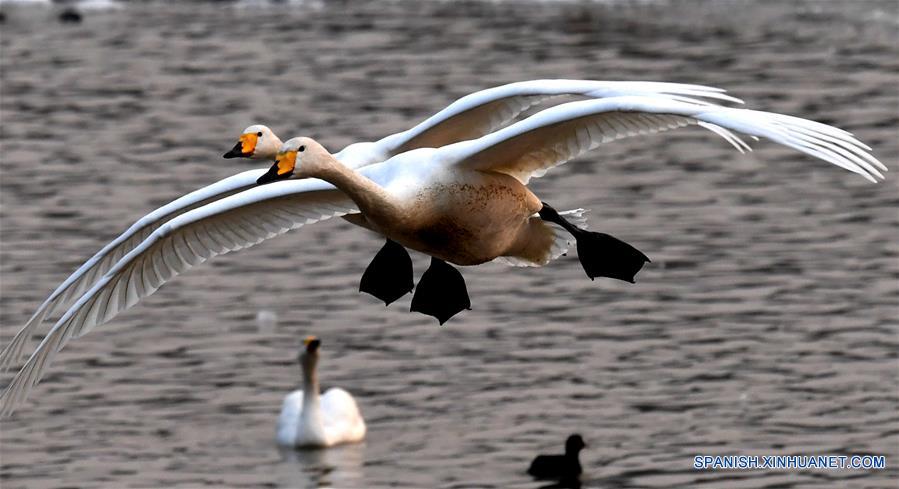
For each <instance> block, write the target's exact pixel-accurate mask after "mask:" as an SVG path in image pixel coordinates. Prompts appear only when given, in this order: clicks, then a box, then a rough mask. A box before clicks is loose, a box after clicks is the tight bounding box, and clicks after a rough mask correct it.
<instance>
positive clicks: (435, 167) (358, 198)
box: [0, 96, 886, 415]
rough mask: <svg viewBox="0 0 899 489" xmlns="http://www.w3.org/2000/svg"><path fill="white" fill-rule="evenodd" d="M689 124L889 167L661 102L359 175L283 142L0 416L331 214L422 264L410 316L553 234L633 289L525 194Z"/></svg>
mask: <svg viewBox="0 0 899 489" xmlns="http://www.w3.org/2000/svg"><path fill="white" fill-rule="evenodd" d="M687 125H699V126H700V127H703V128H705V129H708V130H709V131H711V132H712V133H714V134H716V135H718V136H721V137H722V138H724V139H725V140H726V141H728V142H729V143H730V144H732V145H733V146H734V147H735V148H737V149H738V150H741V151H746V150H747V149H748V148H749V146H748V144H747V143H746V142H745V141H743V140H742V139H741V138H740V137H739V136H737V135H736V134H735V133H734V132H732V131H737V132H739V133H743V134H745V135H748V136H750V137H754V138H766V139H769V140H771V141H773V142H776V143H779V144H782V145H785V146H787V147H791V148H793V149H796V150H798V151H800V152H802V153H805V154H806V155H809V156H812V157H815V158H817V159H821V160H823V161H826V162H828V163H831V164H834V165H836V166H839V167H842V168H844V169H846V170H849V171H851V172H853V173H856V174H858V175H860V176H862V177H864V178H865V179H867V180H869V181H872V182H877V181H879V180H882V179H883V178H884V176H883V173H882V171H886V166H885V165H883V163H881V162H880V161H878V160H877V159H876V158H875V157H874V156H872V155H871V154H870V151H871V148H870V147H868V146H866V145H865V144H864V143H862V142H861V141H859V140H858V139H856V138H855V137H854V136H852V135H851V134H850V133H848V132H846V131H843V130H841V129H838V128H835V127H832V126H829V125H825V124H821V123H817V122H813V121H809V120H806V119H801V118H798V117H792V116H787V115H783V114H776V113H771V112H763V111H756V110H749V109H742V108H734V107H724V106H718V105H713V104H695V103H691V102H689V101H684V100H675V99H673V98H664V97H658V96H613V97H608V98H600V99H588V100H581V101H575V102H568V103H564V104H560V105H556V106H553V107H550V108H547V109H544V110H542V111H540V112H537V113H536V114H534V115H531V116H530V117H527V118H525V119H523V120H521V121H518V122H516V123H514V124H512V125H509V126H506V127H504V128H502V129H499V130H496V131H494V132H492V133H489V134H486V135H484V136H481V137H479V138H476V139H471V140H466V141H460V142H456V143H451V144H448V145H444V146H441V147H438V148H416V149H412V150H409V151H406V152H403V153H400V154H398V155H396V156H393V157H391V158H389V159H387V160H386V161H383V162H381V163H376V164H372V165H368V166H364V167H362V168H359V169H352V168H349V167H347V166H346V165H343V164H342V163H341V162H340V161H339V160H338V159H336V158H335V156H334V155H332V154H331V153H329V152H328V151H327V150H326V149H325V148H324V147H323V146H322V145H321V144H319V143H317V142H316V141H315V140H313V139H311V138H308V137H298V138H292V139H290V140H288V141H286V142H284V144H283V145H282V146H281V148H279V151H278V154H277V155H276V156H275V161H274V163H273V165H272V166H271V168H269V169H268V171H266V172H265V173H264V174H263V175H262V176H261V177H260V178H259V180H258V181H257V183H260V185H259V186H257V187H254V188H251V189H248V190H245V191H243V192H240V193H237V194H234V195H231V196H228V197H225V198H223V199H220V200H218V201H215V202H212V203H209V204H206V205H204V206H201V207H198V208H196V209H193V210H190V211H188V212H185V213H183V214H181V215H179V216H177V217H175V218H174V219H171V220H169V221H167V222H166V223H165V224H163V225H161V226H159V228H157V229H156V230H155V231H153V232H152V233H151V234H150V235H149V236H148V237H147V238H146V239H144V240H143V241H142V242H141V243H140V244H138V245H137V246H135V247H134V248H133V249H132V250H131V251H130V252H129V253H127V254H126V255H125V256H123V257H122V258H121V259H120V260H119V261H118V262H116V263H115V265H114V266H112V267H111V268H110V269H109V270H108V271H107V272H106V274H105V275H103V276H102V277H101V278H99V279H98V280H97V281H96V282H95V283H94V284H93V285H92V286H91V287H90V288H89V289H88V290H87V291H86V292H85V293H84V294H83V295H81V297H80V298H78V300H77V301H76V302H75V303H74V304H72V306H71V307H69V309H68V310H67V311H66V312H65V314H63V316H62V317H61V318H60V319H59V320H58V321H57V322H56V324H55V325H54V326H53V328H52V329H51V330H50V332H49V333H48V334H47V335H46V336H45V337H44V339H43V340H42V341H41V343H40V344H39V345H38V347H37V349H36V350H35V351H34V352H33V353H32V355H31V356H30V357H29V358H28V360H27V361H26V362H25V365H23V366H22V368H21V369H20V370H19V372H18V373H17V374H16V376H15V377H14V378H13V380H12V381H11V382H10V384H9V385H8V386H7V388H6V390H5V391H4V392H3V394H0V414H4V415H8V414H9V413H11V412H12V410H14V408H15V406H17V405H18V404H19V403H21V402H22V401H23V400H24V399H25V398H26V397H27V395H28V393H29V392H30V390H31V389H32V388H33V387H34V385H36V383H37V382H38V381H39V379H40V378H41V376H42V375H43V372H44V371H45V370H46V368H47V366H48V365H49V364H50V363H51V361H52V359H53V358H54V356H55V355H56V353H57V352H58V351H59V350H61V349H62V348H63V347H64V346H65V344H66V343H67V342H68V341H69V340H70V339H71V338H73V337H74V338H77V337H79V336H82V335H84V334H87V333H88V332H89V331H91V329H92V328H94V327H95V326H97V325H99V324H104V323H106V322H108V321H110V320H111V319H112V318H114V317H115V316H116V315H118V314H119V313H120V312H122V311H124V310H126V309H128V308H130V307H132V306H133V305H135V304H137V303H138V302H139V301H140V300H141V299H142V298H144V297H146V296H148V295H150V294H152V293H153V292H154V291H155V290H156V289H157V288H159V287H160V286H161V285H162V284H163V283H165V282H167V281H168V280H170V279H171V278H172V277H174V276H176V275H178V274H180V273H183V272H185V271H186V270H188V269H190V268H192V267H193V266H196V265H198V264H200V263H202V262H205V261H206V260H208V259H210V258H212V257H214V256H217V255H220V254H223V253H227V252H231V251H236V250H240V249H244V248H247V247H250V246H254V245H256V244H258V243H260V242H262V241H265V240H266V239H270V238H272V237H275V236H278V235H281V234H284V233H286V232H287V231H290V230H292V229H297V228H299V227H302V226H305V225H309V224H313V223H315V222H320V221H323V220H326V219H330V218H333V217H338V216H344V215H348V214H354V213H358V214H362V217H364V219H365V220H366V222H367V225H369V226H371V228H372V229H375V230H377V231H378V232H379V233H381V234H382V235H384V236H386V237H387V238H390V239H391V240H393V241H395V242H397V243H399V244H401V245H402V246H404V247H407V248H411V249H414V250H417V251H421V252H423V253H425V254H428V255H430V256H431V257H432V258H431V267H430V268H429V269H428V270H427V271H426V272H425V273H424V275H423V276H422V278H421V279H420V281H419V284H418V286H416V288H415V290H416V292H415V295H414V296H413V298H412V302H413V305H412V309H413V310H416V309H417V310H418V311H419V312H424V313H426V314H430V315H433V316H435V317H439V318H444V319H446V318H449V317H452V316H453V315H455V314H457V313H458V312H461V311H462V310H464V309H465V308H466V303H468V302H469V298H468V296H467V291H466V290H465V289H464V288H463V287H464V280H463V279H462V277H461V274H460V273H459V272H458V270H456V269H455V268H454V267H453V266H452V265H450V263H452V264H455V265H459V266H471V265H477V264H480V263H484V262H486V261H489V260H491V259H500V258H502V259H507V260H509V261H510V262H513V263H519V264H527V265H530V266H542V265H545V264H546V263H548V261H549V260H550V259H551V258H552V254H553V250H554V242H553V239H552V237H553V236H554V235H555V234H554V233H553V232H552V230H551V229H550V227H551V226H558V227H560V228H562V229H564V230H565V231H566V232H568V233H569V234H570V235H571V236H572V237H573V238H574V239H575V242H576V244H577V250H578V259H579V260H580V262H581V265H582V267H583V268H584V271H585V272H586V274H587V275H588V277H590V278H595V277H609V278H613V279H619V280H626V281H633V280H634V276H635V274H636V273H637V272H639V271H640V269H641V268H642V267H643V265H644V264H645V263H647V262H648V257H647V255H645V254H643V253H642V252H640V251H639V250H637V248H636V247H634V246H632V245H630V244H629V243H626V242H624V241H622V240H620V239H618V238H615V237H612V236H610V235H607V234H603V233H597V232H592V231H587V230H585V229H582V228H580V227H579V226H577V225H576V224H575V223H574V222H572V220H571V219H568V218H566V217H565V216H564V215H562V213H559V212H557V211H556V210H555V208H554V207H552V206H550V205H549V204H548V203H546V202H544V201H542V200H540V198H538V197H537V196H536V195H535V194H533V192H531V190H530V189H528V188H527V184H528V182H529V181H530V179H532V178H535V177H539V176H541V175H543V174H545V173H546V172H547V171H549V170H552V169H553V168H555V167H557V166H558V165H561V164H563V163H566V162H568V161H570V160H572V159H575V158H577V157H578V156H581V155H583V154H585V153H587V152H588V151H590V150H592V149H595V148H596V147H598V146H600V145H601V144H606V143H610V142H612V141H615V140H618V139H622V138H626V137H635V136H638V135H641V134H648V133H653V132H659V131H664V130H670V129H675V128H678V127H683V126H687ZM579 164H589V163H587V162H585V161H580V162H579ZM432 272H433V273H432ZM416 296H418V297H416Z"/></svg>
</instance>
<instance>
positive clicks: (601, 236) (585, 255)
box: [539, 202, 650, 283]
mask: <svg viewBox="0 0 899 489" xmlns="http://www.w3.org/2000/svg"><path fill="white" fill-rule="evenodd" d="M539 214H540V217H541V218H543V220H545V221H549V222H552V223H556V224H558V225H559V226H562V227H563V228H565V230H567V231H568V232H569V233H571V235H572V236H574V239H575V240H576V241H577V255H578V259H579V260H580V262H581V266H583V267H584V271H585V272H587V276H588V277H590V280H593V279H594V278H595V277H609V278H614V279H618V280H623V281H625V282H630V283H634V277H635V276H636V275H637V272H639V271H640V269H641V268H643V264H644V263H646V262H649V261H650V260H649V258H648V257H647V256H646V255H644V254H643V253H642V252H640V250H638V249H637V248H634V247H633V246H631V245H629V244H627V243H625V242H624V241H621V240H620V239H618V238H616V237H614V236H610V235H608V234H605V233H597V232H592V231H587V230H585V229H581V228H579V227H577V226H575V225H574V224H571V223H570V222H568V221H567V220H566V219H565V218H564V217H562V216H560V215H559V213H558V212H556V210H555V209H553V208H552V207H550V206H549V204H547V203H545V202H544V203H543V208H542V209H540V213H539Z"/></svg>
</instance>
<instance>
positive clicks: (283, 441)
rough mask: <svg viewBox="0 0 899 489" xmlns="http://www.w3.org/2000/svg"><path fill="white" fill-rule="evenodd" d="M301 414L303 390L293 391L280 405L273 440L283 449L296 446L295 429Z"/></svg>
mask: <svg viewBox="0 0 899 489" xmlns="http://www.w3.org/2000/svg"><path fill="white" fill-rule="evenodd" d="M302 412H303V390H302V389H299V390H295V391H293V392H291V393H290V394H288V395H287V397H285V398H284V402H282V403H281V415H280V416H278V430H277V432H276V435H275V438H276V439H277V440H278V444H279V445H282V446H285V447H292V446H294V445H296V441H297V428H298V426H297V425H298V424H299V423H300V413H302Z"/></svg>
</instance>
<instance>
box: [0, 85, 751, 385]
mask: <svg viewBox="0 0 899 489" xmlns="http://www.w3.org/2000/svg"><path fill="white" fill-rule="evenodd" d="M626 94H642V95H647V96H656V97H664V98H670V99H673V100H681V101H686V102H691V103H696V104H702V103H705V102H703V101H702V99H711V100H723V101H730V102H740V100H739V99H736V98H734V97H730V96H728V95H725V94H724V93H723V90H721V89H718V88H712V87H705V86H700V85H684V84H678V83H663V82H627V81H589V80H531V81H524V82H516V83H510V84H508V85H503V86H499V87H494V88H490V89H487V90H482V91H479V92H475V93H472V94H469V95H466V96H464V97H462V98H460V99H459V100H457V101H455V102H453V103H452V104H450V105H449V106H447V107H446V108H444V109H443V110H441V111H440V112H438V113H437V114H434V115H433V116H431V117H429V118H428V119H427V120H425V121H423V122H422V123H420V124H418V125H416V126H415V127H413V128H411V129H409V130H406V131H403V132H400V133H396V134H392V135H390V136H387V137H385V138H383V139H380V140H378V141H375V142H362V143H354V144H350V145H349V146H347V147H346V148H344V149H343V150H341V151H340V152H338V153H336V154H335V155H334V156H335V157H336V158H337V159H339V160H340V161H341V162H342V163H344V164H345V165H347V166H348V167H350V168H361V167H363V166H367V165H370V164H373V163H378V162H381V161H383V160H386V159H387V158H389V157H391V156H394V155H396V154H398V153H401V152H403V151H407V150H410V149H414V148H420V147H426V146H443V145H446V144H450V143H454V142H457V141H462V140H465V139H472V138H475V137H479V136H482V135H484V134H487V133H489V132H490V131H492V130H494V129H496V128H497V127H500V126H503V125H505V124H506V123H508V122H509V121H510V120H512V119H514V118H515V117H517V116H518V115H519V114H520V113H521V112H522V111H524V110H526V109H528V108H529V107H531V106H532V105H534V104H536V103H539V102H542V101H544V100H546V99H547V98H550V97H556V96H561V95H579V96H584V97H592V98H600V97H612V96H620V95H626ZM281 144H282V143H281V140H280V139H279V138H278V136H276V135H275V133H274V132H273V131H272V130H271V129H269V128H268V127H266V126H264V125H259V124H257V125H252V126H250V127H248V128H246V129H245V130H244V131H243V133H242V134H241V136H240V137H239V138H238V141H237V144H236V145H235V146H234V148H233V149H231V150H230V151H228V152H227V153H225V155H224V157H225V158H236V157H242V158H252V159H258V160H268V161H271V160H272V159H273V158H274V156H275V154H276V153H277V152H278V149H279V148H280V146H281ZM263 174H265V169H257V170H249V171H245V172H241V173H239V174H237V175H233V176H230V177H227V178H224V179H222V180H220V181H218V182H216V183H213V184H211V185H209V186H206V187H203V188H201V189H198V190H196V191H194V192H191V193H189V194H187V195H184V196H182V197H179V198H178V199H176V200H174V201H172V202H170V203H168V204H166V205H164V206H162V207H159V208H158V209H156V210H154V211H153V212H151V213H149V214H147V215H145V216H144V217H142V218H140V219H139V220H138V221H137V222H135V223H134V224H133V225H132V226H131V227H129V228H128V229H127V230H126V231H125V232H124V233H122V234H121V235H120V236H118V237H117V238H116V239H114V240H113V241H112V242H110V243H109V244H107V245H106V246H104V247H103V248H102V249H101V250H100V251H98V252H97V253H96V254H95V255H94V256H93V257H91V258H90V259H89V260H87V261H86V262H85V263H84V264H83V265H81V266H80V267H79V268H78V269H77V270H76V271H75V272H73V273H72V274H71V275H69V277H68V278H67V279H66V280H65V281H63V283H62V284H60V285H59V287H57V288H56V290H54V291H53V292H52V293H51V294H50V296H49V297H48V298H47V299H46V300H45V301H44V302H43V303H42V304H41V305H40V307H38V309H37V311H36V312H35V313H34V314H33V315H32V316H31V318H30V319H29V320H28V321H27V322H26V323H25V326H23V327H22V328H21V329H20V330H19V331H18V332H17V333H16V335H15V336H14V337H13V339H12V340H10V342H9V343H8V344H7V345H6V346H5V347H4V349H3V351H2V352H0V372H4V371H6V370H7V369H8V368H9V367H10V366H11V365H12V364H14V363H17V362H18V361H19V360H20V359H21V357H22V351H23V349H24V347H25V344H26V343H27V340H28V338H30V337H31V336H32V335H33V334H34V333H35V332H36V330H37V328H38V327H39V326H40V324H41V323H42V322H43V321H44V319H46V318H47V317H48V316H50V315H51V314H53V312H54V311H55V310H56V309H57V308H59V307H61V306H63V305H65V304H67V303H68V302H70V301H71V300H73V299H75V298H78V297H80V296H81V295H82V294H83V293H84V292H85V291H86V290H87V289H88V288H89V287H90V286H91V285H92V284H93V283H94V282H96V280H97V279H98V278H100V277H101V276H103V274H105V273H106V272H107V271H109V269H110V268H111V267H112V266H113V265H114V264H115V263H116V262H117V261H118V260H119V259H121V258H122V257H123V256H124V255H125V254H126V253H128V252H129V251H131V250H132V249H134V247H135V246H137V245H138V244H139V243H140V242H141V241H143V240H144V239H145V238H147V237H148V236H149V235H150V233H152V232H153V231H155V230H156V229H157V228H158V227H159V226H160V225H162V224H163V223H165V222H167V221H169V220H171V219H174V218H175V217H177V216H179V215H181V214H183V213H185V212H187V211H189V210H191V209H195V208H197V207H200V206H202V205H205V204H208V203H211V202H214V201H217V200H220V199H222V198H224V197H227V196H229V195H233V194H235V193H238V192H241V191H243V190H247V189H249V188H251V187H254V186H256V180H257V179H258V178H259V177H260V176H262V175H263ZM348 220H349V221H350V222H353V223H354V224H357V225H364V221H361V220H359V219H352V218H350V219H348ZM560 251H561V250H560Z"/></svg>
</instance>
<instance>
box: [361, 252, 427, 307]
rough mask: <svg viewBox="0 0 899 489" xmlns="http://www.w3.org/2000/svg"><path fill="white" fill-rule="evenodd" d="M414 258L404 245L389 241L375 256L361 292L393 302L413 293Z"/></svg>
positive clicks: (386, 304) (388, 303) (386, 303)
mask: <svg viewBox="0 0 899 489" xmlns="http://www.w3.org/2000/svg"><path fill="white" fill-rule="evenodd" d="M412 287H414V284H413V282H412V258H410V257H409V253H408V252H407V251H406V249H405V248H403V246H402V245H400V244H399V243H397V242H395V241H391V240H389V239H388V240H387V242H386V243H384V246H383V247H381V250H380V251H378V254H377V255H375V257H374V259H372V261H371V263H369V264H368V268H366V269H365V273H363V274H362V281H361V282H359V292H365V293H366V294H371V295H373V296H375V297H377V298H378V299H381V300H382V301H384V305H385V306H388V305H390V303H391V302H393V301H395V300H397V299H399V298H400V297H402V296H404V295H406V294H408V293H409V292H411V291H412Z"/></svg>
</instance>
